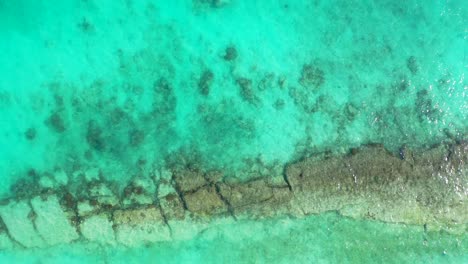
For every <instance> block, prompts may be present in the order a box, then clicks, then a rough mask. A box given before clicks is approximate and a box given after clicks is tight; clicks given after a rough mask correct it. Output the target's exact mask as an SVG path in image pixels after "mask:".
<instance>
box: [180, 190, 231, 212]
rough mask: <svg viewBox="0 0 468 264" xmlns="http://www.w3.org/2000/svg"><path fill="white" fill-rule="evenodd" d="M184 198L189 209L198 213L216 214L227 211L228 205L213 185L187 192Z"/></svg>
mask: <svg viewBox="0 0 468 264" xmlns="http://www.w3.org/2000/svg"><path fill="white" fill-rule="evenodd" d="M184 199H185V203H186V204H187V208H188V210H189V211H191V212H193V213H195V214H198V215H215V214H219V213H223V212H226V211H227V206H226V205H225V204H224V202H223V201H222V200H221V197H220V196H219V195H218V194H217V193H216V189H215V187H214V186H212V185H211V186H205V187H203V188H201V189H199V190H198V191H196V192H193V193H187V194H185V195H184Z"/></svg>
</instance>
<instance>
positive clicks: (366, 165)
mask: <svg viewBox="0 0 468 264" xmlns="http://www.w3.org/2000/svg"><path fill="white" fill-rule="evenodd" d="M467 166H468V145H467V144H466V143H465V142H462V141H461V142H459V143H458V144H454V145H439V146H437V147H434V148H432V149H429V150H426V151H414V150H410V149H408V148H406V147H405V154H404V158H403V159H402V158H401V157H400V154H398V153H394V154H392V153H390V152H388V151H387V150H385V149H384V148H383V147H382V146H381V145H369V146H363V147H361V148H358V149H353V150H352V151H350V152H349V153H347V154H345V155H341V156H340V155H338V156H330V155H322V156H317V157H308V158H304V159H303V160H300V161H297V162H294V163H291V164H289V165H287V166H285V168H284V175H283V177H281V175H278V177H266V178H256V179H252V180H248V181H238V180H229V181H228V180H227V179H224V178H223V177H222V173H220V172H217V171H210V172H204V171H202V170H201V169H194V168H187V169H181V168H179V169H177V170H175V171H174V172H173V173H167V175H165V176H164V177H161V178H160V179H159V181H157V182H156V183H157V186H155V184H154V182H153V180H151V179H149V178H139V177H137V178H135V179H134V180H133V181H132V182H131V183H130V184H129V185H128V186H127V188H125V190H124V192H123V194H122V195H121V196H118V195H117V194H115V192H113V191H112V189H111V188H109V186H110V184H109V183H105V182H100V181H97V180H96V179H92V180H91V181H90V182H88V183H86V184H88V185H89V186H88V187H89V189H88V190H87V191H86V192H80V193H83V194H82V195H84V196H85V197H87V198H77V199H75V198H74V197H73V195H72V194H70V193H69V192H67V191H66V190H65V192H63V194H62V195H55V194H42V195H40V196H38V195H32V194H31V195H32V197H30V198H27V197H26V198H23V200H21V201H15V200H6V201H4V202H3V205H1V206H0V218H1V221H0V224H1V225H0V246H1V245H4V248H6V247H8V246H11V245H12V243H13V244H14V243H18V244H19V245H22V246H24V247H26V248H31V247H44V246H50V245H55V244H63V243H70V242H71V241H74V240H77V239H78V238H79V237H81V238H83V239H84V240H85V241H92V242H97V243H99V244H107V243H108V244H115V243H119V244H122V245H126V246H138V245H141V244H144V243H154V242H157V241H167V240H172V239H189V238H191V237H194V236H195V235H196V234H197V233H199V232H202V231H203V230H205V229H206V228H207V227H208V226H211V225H215V224H216V222H218V221H233V220H239V219H264V218H272V217H279V216H283V217H284V216H288V217H304V216H306V215H310V214H319V213H323V212H327V211H336V212H338V213H339V214H341V215H345V216H349V217H353V218H357V219H369V220H373V221H383V222H391V223H406V224H412V225H420V226H425V228H426V229H427V230H441V229H442V230H446V231H450V232H453V233H460V232H464V230H466V226H467V224H468V223H467V219H468V210H467V206H466V202H467V197H466V195H465V194H466V192H467V191H468V175H467V173H466V172H467ZM171 177H172V178H171ZM61 188H69V186H68V185H67V186H65V187H61ZM140 196H142V197H143V196H144V197H151V198H150V200H149V201H148V202H147V203H145V202H144V203H142V202H141V201H140V200H139V197H140ZM67 197H68V198H67ZM140 198H141V197H140ZM68 200H70V201H68ZM29 201H30V202H29ZM93 230H94V231H93ZM5 237H6V238H5ZM10 240H11V243H9V242H8V241H10ZM2 241H3V242H2Z"/></svg>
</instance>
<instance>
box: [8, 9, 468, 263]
mask: <svg viewBox="0 0 468 264" xmlns="http://www.w3.org/2000/svg"><path fill="white" fill-rule="evenodd" d="M467 25H468V5H467V4H466V3H465V1H462V0H456V1H430V3H429V1H425V2H423V1H404V3H403V2H402V3H399V2H397V1H372V0H361V1H330V0H327V1H320V0H317V1H304V0H302V1H300V0H284V1H266V0H265V1H263V0H262V1H241V0H218V1H215V0H213V1H209V0H190V1H189V0H184V1H182V0H181V1H145V0H141V1H123V0H119V1H92V0H82V1H78V0H76V1H30V0H18V1H1V0H0V50H1V51H2V52H1V53H0V72H1V74H0V127H1V128H2V129H1V132H0V147H1V151H0V173H1V174H0V198H2V199H23V197H32V196H33V194H34V195H35V194H36V193H38V192H40V191H41V190H39V189H41V188H44V189H49V190H52V191H62V190H63V189H64V188H65V189H67V190H81V189H86V188H88V187H87V185H85V184H83V182H82V181H81V178H80V177H81V175H86V177H88V175H91V176H89V177H88V178H93V177H95V178H96V179H99V180H100V181H102V182H111V183H112V186H113V189H112V190H113V191H115V192H117V193H118V192H124V191H125V190H124V189H125V187H126V186H127V185H128V184H129V182H132V181H134V180H135V179H139V178H144V179H147V178H151V179H153V180H154V181H155V182H156V184H155V185H157V184H159V183H160V182H162V180H163V179H166V178H165V176H164V171H168V170H169V171H170V170H173V169H175V168H176V169H180V168H197V169H202V170H216V171H220V172H222V174H223V176H222V177H223V179H226V180H231V181H235V180H240V181H247V180H249V179H253V178H263V177H271V178H274V177H276V176H278V175H279V176H281V175H282V173H283V171H284V166H285V164H289V163H291V162H294V161H297V160H300V159H302V158H304V157H314V156H316V155H319V154H320V155H321V153H329V154H330V155H332V156H339V155H343V154H346V153H348V152H349V151H350V149H351V148H359V147H361V146H363V145H366V144H370V143H379V144H383V146H384V147H385V148H386V149H387V150H388V151H389V152H391V153H393V154H395V155H399V154H400V155H401V150H402V149H403V148H411V149H414V150H421V151H423V150H425V149H427V148H429V147H431V146H433V145H436V144H440V143H441V142H446V141H451V142H463V141H464V140H466V134H467V124H468V122H467V117H468V103H467V102H468V100H466V92H467V89H468V88H467V87H468V85H467V81H466V79H465V75H466V74H467V71H468V57H467V56H468V45H467V37H468V35H467ZM63 175H65V176H64V177H62V176H63ZM92 175H95V176H92ZM459 175H461V176H459V177H460V181H459V188H460V189H461V190H463V191H460V194H461V198H460V200H461V201H462V202H461V203H462V204H461V206H460V207H459V208H461V209H460V210H462V211H461V212H460V214H461V215H467V214H466V212H467V211H468V209H467V207H466V204H463V201H466V197H467V196H468V195H467V193H468V192H467V191H466V190H467V189H468V182H467V176H466V175H467V174H466V171H465V170H461V171H460V172H459ZM64 186H65V187H64ZM76 192H77V193H78V191H76ZM159 192H162V191H159ZM71 193H72V195H73V196H74V198H76V199H78V197H77V196H78V195H76V194H75V193H74V191H71ZM158 195H159V194H158ZM31 206H34V205H31ZM10 211H11V210H10ZM10 211H8V212H6V211H5V212H6V213H5V212H4V213H3V214H4V215H5V214H12V213H10ZM1 213H2V212H1V210H0V215H1ZM25 214H26V215H28V213H27V212H26V213H25ZM2 217H4V218H5V216H2ZM36 217H38V218H36ZM30 218H32V219H36V220H37V219H39V218H40V214H38V216H34V217H30ZM3 221H4V222H7V221H5V220H3ZM246 221H247V220H246ZM249 221H250V220H249ZM466 222H468V219H466V218H465V221H464V223H466ZM36 224H37V223H36ZM2 225H5V223H2ZM7 225H8V224H7ZM190 225H191V224H190V223H189V224H188V226H187V227H186V228H188V229H190V228H191V226H190ZM204 230H208V231H206V232H205V231H202V232H201V233H197V235H196V236H194V237H193V238H191V239H187V240H182V241H173V242H157V243H149V244H148V245H146V246H145V247H141V246H135V247H133V246H130V247H124V246H122V245H120V244H119V243H117V244H104V245H102V244H99V243H98V244H93V243H87V242H83V241H81V240H79V241H78V242H76V241H75V242H70V243H63V244H59V245H56V246H50V247H49V246H47V247H45V248H42V249H26V248H22V247H21V246H18V245H13V246H11V247H9V246H8V247H7V246H5V247H0V248H10V249H8V250H3V249H2V250H3V251H2V252H1V257H2V258H3V259H5V260H4V261H5V262H6V261H18V262H21V261H23V262H34V261H44V262H49V261H51V259H53V260H55V261H57V262H67V261H72V260H74V261H77V262H79V261H80V260H82V259H83V258H89V261H90V262H105V261H108V262H119V261H120V262H123V260H125V262H132V261H135V262H139V261H145V260H147V259H148V258H149V259H151V260H154V261H157V260H158V259H161V262H215V261H217V260H219V259H224V260H226V261H227V262H236V263H239V262H241V263H243V262H245V263H252V262H253V263H264V262H281V263H287V262H298V263H307V262H335V263H336V262H339V263H341V262H353V263H354V262H356V263H359V262H402V261H403V262H415V261H416V262H424V263H427V262H433V263H442V262H444V263H445V262H453V263H460V262H463V260H465V261H466V258H468V255H467V254H466V251H467V240H466V239H467V237H466V232H464V233H462V234H452V233H444V231H440V233H438V232H439V231H437V232H436V231H430V232H429V233H427V232H425V231H424V229H421V226H417V227H416V226H411V225H405V224H401V225H400V224H384V223H381V222H378V221H370V220H362V219H348V218H344V217H342V216H339V215H333V214H323V215H322V214H320V215H313V216H307V217H305V218H297V219H296V218H294V217H290V218H288V217H286V218H281V217H280V218H278V219H276V218H274V219H269V218H267V219H262V220H255V221H254V220H251V222H248V221H247V222H243V221H234V222H229V221H228V222H227V223H225V224H222V225H220V226H213V227H212V228H210V227H208V228H207V229H204ZM465 231H466V230H465ZM25 232H26V231H25ZM431 232H432V233H431ZM237 233H239V235H237ZM70 240H73V239H70ZM5 241H6V240H5ZM0 242H1V239H0ZM5 243H6V242H5ZM0 244H1V243H0ZM444 252H445V253H444ZM127 259H128V261H127Z"/></svg>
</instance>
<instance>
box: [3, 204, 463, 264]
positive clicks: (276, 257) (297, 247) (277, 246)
mask: <svg viewBox="0 0 468 264" xmlns="http://www.w3.org/2000/svg"><path fill="white" fill-rule="evenodd" d="M467 239H468V238H467V237H466V235H463V236H451V235H448V234H446V233H443V232H437V233H433V232H424V229H423V228H422V227H414V226H405V225H389V224H382V223H373V222H360V221H355V220H351V219H347V218H343V217H340V216H339V215H336V214H334V213H327V214H324V215H321V216H311V217H308V218H306V219H301V220H298V219H296V220H294V219H276V220H269V221H264V222H250V221H241V222H237V223H236V224H234V225H233V224H227V225H221V226H217V227H215V228H211V229H208V230H206V231H205V232H203V233H202V234H200V235H199V236H197V237H196V238H194V239H193V240H190V241H183V242H176V243H161V244H157V245H149V246H147V247H142V248H133V249H122V248H100V247H95V246H92V245H80V244H76V245H74V246H73V247H69V246H67V247H58V248H53V249H47V250H42V251H31V252H27V253H20V254H18V253H8V254H4V255H3V256H1V257H0V260H4V261H5V260H8V261H10V260H14V261H15V262H24V263H37V262H40V263H42V262H44V263H83V262H84V261H85V262H93V263H94V262H96V263H142V262H144V263H148V262H150V263H154V262H158V263H220V262H222V263H465V262H466V261H467V260H468V256H467V255H466V251H467V250H468V243H467Z"/></svg>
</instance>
